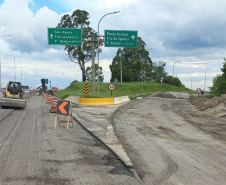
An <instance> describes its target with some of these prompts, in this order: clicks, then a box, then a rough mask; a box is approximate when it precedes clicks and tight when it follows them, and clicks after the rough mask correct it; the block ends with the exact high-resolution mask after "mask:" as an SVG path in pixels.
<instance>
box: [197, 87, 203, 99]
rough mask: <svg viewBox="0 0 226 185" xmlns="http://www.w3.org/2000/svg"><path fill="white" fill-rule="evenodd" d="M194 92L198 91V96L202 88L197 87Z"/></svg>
mask: <svg viewBox="0 0 226 185" xmlns="http://www.w3.org/2000/svg"><path fill="white" fill-rule="evenodd" d="M196 92H197V93H198V97H199V93H201V92H202V89H200V88H197V89H196Z"/></svg>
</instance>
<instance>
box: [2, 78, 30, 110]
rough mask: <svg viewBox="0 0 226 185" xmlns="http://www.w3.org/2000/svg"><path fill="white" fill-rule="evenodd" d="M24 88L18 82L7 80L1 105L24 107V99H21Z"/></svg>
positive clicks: (3, 106)
mask: <svg viewBox="0 0 226 185" xmlns="http://www.w3.org/2000/svg"><path fill="white" fill-rule="evenodd" d="M23 95H24V90H23V87H22V86H21V83H20V82H13V81H9V83H8V84H7V86H6V89H5V93H4V94H3V98H2V99H1V107H2V108H5V107H20V108H25V107H26V100H25V99H23Z"/></svg>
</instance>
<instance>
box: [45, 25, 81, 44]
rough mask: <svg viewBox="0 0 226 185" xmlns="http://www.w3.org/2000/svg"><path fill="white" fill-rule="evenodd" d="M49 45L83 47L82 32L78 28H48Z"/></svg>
mask: <svg viewBox="0 0 226 185" xmlns="http://www.w3.org/2000/svg"><path fill="white" fill-rule="evenodd" d="M48 44H49V45H77V46H81V45H82V30H81V29H76V28H48Z"/></svg>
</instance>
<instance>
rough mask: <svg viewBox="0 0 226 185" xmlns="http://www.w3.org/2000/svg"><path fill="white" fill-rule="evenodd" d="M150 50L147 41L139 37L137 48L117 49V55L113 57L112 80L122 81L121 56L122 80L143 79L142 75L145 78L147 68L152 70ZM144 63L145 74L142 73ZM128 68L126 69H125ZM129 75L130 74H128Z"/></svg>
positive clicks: (111, 66)
mask: <svg viewBox="0 0 226 185" xmlns="http://www.w3.org/2000/svg"><path fill="white" fill-rule="evenodd" d="M148 54H149V52H148V51H147V50H146V49H145V42H144V41H143V40H142V39H141V38H140V37H139V38H138V47H137V48H123V49H121V48H119V49H118V50H117V53H116V56H115V57H114V58H113V61H112V63H111V65H110V66H109V67H110V70H111V80H110V81H111V82H114V81H121V75H120V58H121V60H122V68H123V70H122V80H123V81H124V80H125V77H126V80H129V81H130V82H131V81H133V82H135V81H141V79H142V75H144V79H145V78H146V76H145V74H146V73H147V69H149V70H151V68H152V67H151V66H152V61H151V58H150V57H149V56H148ZM142 63H143V69H144V74H142V67H141V66H142ZM124 68H126V70H124ZM127 75H129V76H127Z"/></svg>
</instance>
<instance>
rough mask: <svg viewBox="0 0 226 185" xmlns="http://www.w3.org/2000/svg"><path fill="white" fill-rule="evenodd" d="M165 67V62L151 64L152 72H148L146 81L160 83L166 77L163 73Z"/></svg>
mask: <svg viewBox="0 0 226 185" xmlns="http://www.w3.org/2000/svg"><path fill="white" fill-rule="evenodd" d="M165 66H166V63H165V62H153V65H152V71H149V73H148V74H147V76H148V79H149V80H153V81H154V82H157V83H162V82H163V79H164V78H166V76H167V73H166V72H165Z"/></svg>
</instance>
